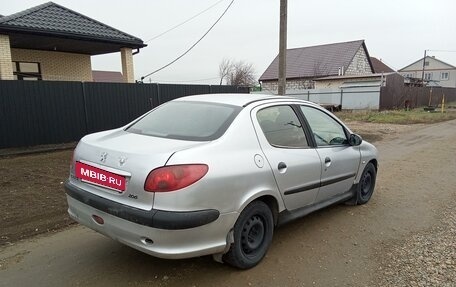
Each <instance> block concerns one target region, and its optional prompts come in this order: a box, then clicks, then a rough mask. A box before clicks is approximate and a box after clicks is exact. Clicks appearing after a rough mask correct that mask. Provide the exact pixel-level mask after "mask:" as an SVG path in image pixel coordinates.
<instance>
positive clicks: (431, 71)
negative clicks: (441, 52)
mask: <svg viewBox="0 0 456 287" xmlns="http://www.w3.org/2000/svg"><path fill="white" fill-rule="evenodd" d="M398 72H399V73H400V74H401V75H402V76H404V77H405V78H418V79H421V78H422V77H423V58H422V59H419V60H418V61H416V62H414V63H412V64H410V65H408V66H406V67H404V68H402V69H400V70H399V71H398ZM424 80H425V81H429V82H434V83H436V84H437V85H439V86H442V87H449V88H456V67H455V66H452V65H450V64H448V63H445V62H443V61H441V60H439V59H436V58H435V57H433V56H432V57H430V56H427V57H426V59H425V61H424Z"/></svg>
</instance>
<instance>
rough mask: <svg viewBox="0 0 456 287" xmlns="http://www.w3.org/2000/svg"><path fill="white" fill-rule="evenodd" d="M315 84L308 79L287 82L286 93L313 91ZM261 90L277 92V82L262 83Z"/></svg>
mask: <svg viewBox="0 0 456 287" xmlns="http://www.w3.org/2000/svg"><path fill="white" fill-rule="evenodd" d="M314 86H315V82H314V81H312V80H308V79H298V80H287V88H286V90H287V91H290V90H306V89H313V88H314ZM261 88H262V90H263V91H265V92H273V93H277V92H278V83H277V81H263V82H262V83H261Z"/></svg>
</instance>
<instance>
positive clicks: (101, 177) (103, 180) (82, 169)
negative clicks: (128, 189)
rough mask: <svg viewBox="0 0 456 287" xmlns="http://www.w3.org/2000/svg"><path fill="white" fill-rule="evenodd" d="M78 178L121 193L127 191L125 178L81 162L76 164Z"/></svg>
mask: <svg viewBox="0 0 456 287" xmlns="http://www.w3.org/2000/svg"><path fill="white" fill-rule="evenodd" d="M76 177H77V178H79V179H82V180H83V181H87V182H89V183H93V184H97V185H101V186H104V187H108V188H111V189H114V190H117V191H119V192H123V191H125V182H126V180H125V177H123V176H121V175H118V174H115V173H112V172H109V171H106V170H103V169H100V168H97V167H94V166H91V165H88V164H85V163H82V162H79V161H78V162H76Z"/></svg>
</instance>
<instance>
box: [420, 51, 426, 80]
mask: <svg viewBox="0 0 456 287" xmlns="http://www.w3.org/2000/svg"><path fill="white" fill-rule="evenodd" d="M425 64H426V50H424V58H423V73H422V74H421V83H422V84H423V87H424V66H425Z"/></svg>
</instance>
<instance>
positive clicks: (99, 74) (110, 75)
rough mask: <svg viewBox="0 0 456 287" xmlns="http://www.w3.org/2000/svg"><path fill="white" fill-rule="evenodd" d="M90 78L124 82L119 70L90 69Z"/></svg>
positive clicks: (98, 80) (106, 81)
mask: <svg viewBox="0 0 456 287" xmlns="http://www.w3.org/2000/svg"><path fill="white" fill-rule="evenodd" d="M92 78H93V81H94V82H105V83H125V81H124V78H123V76H122V73H121V72H113V71H95V70H94V71H92Z"/></svg>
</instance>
